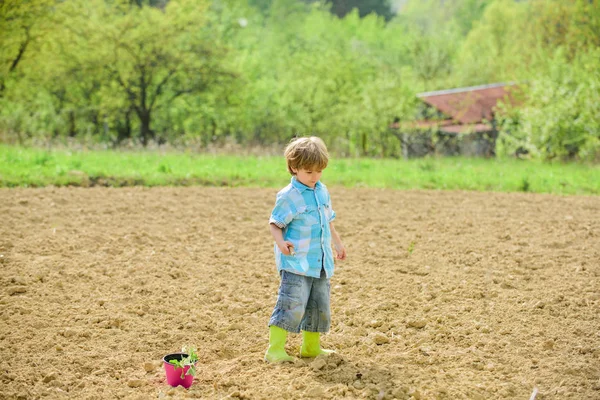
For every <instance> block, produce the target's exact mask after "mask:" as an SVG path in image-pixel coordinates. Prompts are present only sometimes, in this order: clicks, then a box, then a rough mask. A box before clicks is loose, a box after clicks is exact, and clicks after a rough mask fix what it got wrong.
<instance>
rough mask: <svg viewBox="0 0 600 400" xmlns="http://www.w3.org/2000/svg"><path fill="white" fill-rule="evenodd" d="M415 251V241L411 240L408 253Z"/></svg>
mask: <svg viewBox="0 0 600 400" xmlns="http://www.w3.org/2000/svg"><path fill="white" fill-rule="evenodd" d="M413 251H415V242H410V244H409V245H408V255H411V254H412V253H413Z"/></svg>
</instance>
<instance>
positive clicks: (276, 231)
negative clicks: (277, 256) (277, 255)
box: [269, 223, 294, 256]
mask: <svg viewBox="0 0 600 400" xmlns="http://www.w3.org/2000/svg"><path fill="white" fill-rule="evenodd" d="M269 228H270V229H271V235H273V238H274V239H275V243H276V244H277V247H279V250H281V252H282V253H283V254H285V255H286V256H289V255H292V252H293V251H294V245H293V244H292V242H289V241H286V240H283V231H282V230H281V228H280V227H278V226H277V225H275V224H273V223H270V224H269ZM290 248H291V250H290Z"/></svg>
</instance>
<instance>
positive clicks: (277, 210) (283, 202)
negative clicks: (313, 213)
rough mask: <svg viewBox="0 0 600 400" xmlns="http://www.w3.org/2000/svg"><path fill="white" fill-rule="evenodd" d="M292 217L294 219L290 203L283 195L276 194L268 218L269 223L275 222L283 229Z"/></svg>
mask: <svg viewBox="0 0 600 400" xmlns="http://www.w3.org/2000/svg"><path fill="white" fill-rule="evenodd" d="M292 219H294V213H293V211H292V206H291V203H290V202H289V201H288V199H287V198H285V197H284V196H277V200H276V201H275V207H273V211H272V212H271V217H270V218H269V224H275V225H277V226H278V227H280V228H281V229H283V228H285V227H286V226H288V224H289V223H290V222H292Z"/></svg>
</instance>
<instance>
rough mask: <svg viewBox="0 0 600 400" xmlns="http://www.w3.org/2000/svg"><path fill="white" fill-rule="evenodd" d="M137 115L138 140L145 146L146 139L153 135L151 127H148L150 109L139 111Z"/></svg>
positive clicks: (146, 143)
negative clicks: (138, 126) (138, 123)
mask: <svg viewBox="0 0 600 400" xmlns="http://www.w3.org/2000/svg"><path fill="white" fill-rule="evenodd" d="M138 117H139V118H140V140H141V141H142V145H143V146H144V147H146V146H147V145H148V140H149V139H151V138H152V137H153V134H154V133H153V132H152V129H150V120H151V117H150V111H147V110H144V111H143V112H141V113H138Z"/></svg>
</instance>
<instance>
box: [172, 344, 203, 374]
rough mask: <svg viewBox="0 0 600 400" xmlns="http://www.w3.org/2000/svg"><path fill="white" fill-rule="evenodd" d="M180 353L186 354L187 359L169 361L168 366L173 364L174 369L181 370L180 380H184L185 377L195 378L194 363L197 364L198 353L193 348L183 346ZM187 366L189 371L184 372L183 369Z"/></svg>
mask: <svg viewBox="0 0 600 400" xmlns="http://www.w3.org/2000/svg"><path fill="white" fill-rule="evenodd" d="M181 352H182V353H185V354H187V357H183V358H182V359H181V360H169V363H170V364H173V365H174V366H175V368H181V369H182V371H181V379H184V378H185V375H192V376H196V365H195V364H196V363H197V362H198V353H197V352H196V348H195V347H189V348H186V347H185V346H184V347H183V348H182V349H181ZM188 365H189V367H190V368H189V369H188V370H187V373H186V372H183V371H185V367H187V366H188Z"/></svg>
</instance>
